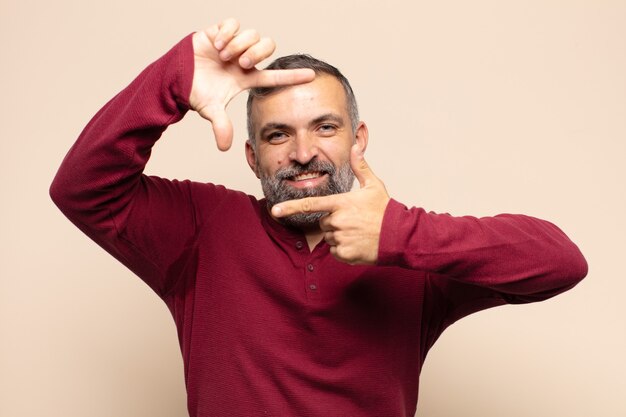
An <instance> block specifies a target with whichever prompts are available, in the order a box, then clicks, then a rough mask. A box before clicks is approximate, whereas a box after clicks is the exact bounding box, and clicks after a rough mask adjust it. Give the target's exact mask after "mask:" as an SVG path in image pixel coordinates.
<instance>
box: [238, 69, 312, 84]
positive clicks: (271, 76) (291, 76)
mask: <svg viewBox="0 0 626 417" xmlns="http://www.w3.org/2000/svg"><path fill="white" fill-rule="evenodd" d="M314 79H315V71H313V70H312V69H310V68H299V69H288V70H260V71H257V72H256V73H255V75H254V76H253V77H252V79H251V81H250V82H251V84H252V85H248V86H245V88H251V87H282V86H288V85H295V84H303V83H308V82H310V81H313V80H314Z"/></svg>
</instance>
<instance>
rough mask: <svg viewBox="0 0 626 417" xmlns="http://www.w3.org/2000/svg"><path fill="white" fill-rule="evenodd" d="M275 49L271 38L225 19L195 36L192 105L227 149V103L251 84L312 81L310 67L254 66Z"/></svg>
mask: <svg viewBox="0 0 626 417" xmlns="http://www.w3.org/2000/svg"><path fill="white" fill-rule="evenodd" d="M275 48H276V44H275V43H274V41H273V40H272V39H270V38H261V37H260V36H259V34H258V33H257V32H256V31H255V30H252V29H248V30H244V31H241V32H239V22H238V21H236V20H234V19H226V20H224V21H223V22H221V23H219V24H217V25H213V26H211V27H209V28H207V29H205V30H202V31H199V32H196V33H195V34H194V35H193V50H194V65H195V66H194V74H193V84H192V87H191V94H190V96H189V104H190V105H191V108H192V109H193V110H195V111H197V112H198V113H200V115H201V116H202V117H204V118H205V119H207V120H209V121H210V122H211V124H212V125H213V133H214V134H215V141H216V142H217V147H218V148H219V149H220V150H222V151H226V150H228V149H229V148H230V146H231V144H232V140H233V127H232V124H231V122H230V119H229V118H228V115H227V114H226V110H225V108H226V105H227V104H228V103H229V102H230V100H232V99H233V97H235V96H236V95H237V94H239V93H240V92H242V91H244V90H246V89H249V88H252V87H275V86H287V85H294V84H301V83H306V82H309V81H312V80H313V79H314V78H315V73H314V72H313V70H310V69H296V70H257V69H256V68H255V67H254V66H255V65H257V64H258V63H259V62H261V61H262V60H264V59H265V58H267V57H269V56H270V55H271V54H272V53H273V52H274V49H275Z"/></svg>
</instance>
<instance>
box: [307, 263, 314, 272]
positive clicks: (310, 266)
mask: <svg viewBox="0 0 626 417" xmlns="http://www.w3.org/2000/svg"><path fill="white" fill-rule="evenodd" d="M306 269H308V270H309V271H310V272H313V269H314V268H313V265H311V264H308V265H307V266H306Z"/></svg>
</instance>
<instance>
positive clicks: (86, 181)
mask: <svg viewBox="0 0 626 417" xmlns="http://www.w3.org/2000/svg"><path fill="white" fill-rule="evenodd" d="M192 79H193V45H192V40H191V35H189V36H187V37H186V38H185V39H183V40H182V41H181V42H180V43H178V44H177V45H176V46H174V47H173V48H172V49H171V50H170V51H169V52H167V53H166V54H165V55H164V56H163V57H161V58H160V59H158V60H157V61H155V62H154V63H152V64H151V65H150V66H148V67H147V68H146V69H145V70H144V71H143V72H142V73H141V74H140V75H139V76H138V77H137V78H136V79H135V80H134V81H132V83H131V84H130V85H129V86H128V87H126V88H125V89H124V90H122V91H121V92H120V93H119V94H117V95H116V96H115V97H114V98H113V99H112V100H111V101H109V102H108V103H107V104H106V105H105V106H104V107H103V108H102V109H101V110H100V111H99V112H98V113H97V114H96V115H95V116H94V118H93V119H92V120H91V121H90V122H89V124H88V125H87V126H86V127H85V129H84V130H83V132H82V133H81V134H80V136H79V138H78V140H77V141H76V143H75V144H74V145H73V147H72V148H71V149H70V151H69V152H68V154H67V155H66V157H65V159H64V160H63V163H62V164H61V167H60V168H59V170H58V172H57V174H56V177H55V178H54V181H53V183H52V185H51V188H50V195H51V197H52V199H53V201H54V202H55V203H56V204H57V206H58V207H59V208H60V209H61V211H62V212H63V213H64V214H65V215H66V216H67V217H68V218H69V219H70V220H71V221H72V222H73V223H74V224H75V225H76V226H78V227H79V228H80V229H81V230H82V231H83V232H84V233H86V234H87V235H88V236H89V237H90V238H92V239H93V240H94V241H96V242H97V243H98V244H99V245H100V246H102V247H103V248H104V249H105V250H107V251H108V252H109V253H111V254H112V255H113V256H115V257H116V258H117V259H118V260H120V261H121V262H122V263H124V264H125V265H126V266H128V267H129V268H130V269H131V270H132V271H133V272H135V273H136V274H137V275H139V276H140V277H141V278H142V279H144V281H146V282H147V283H148V285H150V286H151V287H152V288H153V289H154V290H155V291H156V292H157V293H159V294H160V295H163V294H164V293H165V292H166V291H167V290H168V288H170V287H171V286H172V285H174V282H172V280H173V279H174V277H175V276H176V272H177V271H176V269H177V266H176V265H180V264H181V256H182V255H183V254H184V253H185V251H186V249H187V248H188V247H189V245H190V244H191V242H192V241H193V237H194V234H195V233H196V230H197V227H196V217H197V214H196V213H195V209H194V204H193V201H192V195H193V191H194V188H198V187H199V186H200V185H199V184H194V183H191V182H189V181H182V182H179V181H169V180H165V179H161V178H157V177H149V176H146V175H144V174H143V170H144V167H145V165H146V163H147V162H148V159H149V157H150V152H151V149H152V146H153V145H154V144H155V142H156V141H157V140H158V139H159V137H160V136H161V134H162V133H163V132H164V131H165V129H166V128H167V126H168V125H170V124H173V123H175V122H177V121H179V120H181V119H182V118H183V116H184V115H185V113H186V111H187V110H188V108H189V104H188V97H189V94H190V91H191V83H192ZM205 188H206V186H203V190H204V189H205ZM212 189H213V191H215V192H214V193H213V194H219V187H213V188H212Z"/></svg>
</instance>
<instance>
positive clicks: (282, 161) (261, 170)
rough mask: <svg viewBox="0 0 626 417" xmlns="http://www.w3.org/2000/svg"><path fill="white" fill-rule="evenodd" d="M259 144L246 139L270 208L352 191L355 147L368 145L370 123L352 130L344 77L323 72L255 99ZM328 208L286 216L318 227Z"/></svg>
mask: <svg viewBox="0 0 626 417" xmlns="http://www.w3.org/2000/svg"><path fill="white" fill-rule="evenodd" d="M251 116H252V120H253V121H254V130H255V131H254V135H255V138H254V140H255V144H254V145H252V144H250V143H247V144H246V157H247V160H248V163H249V164H250V167H251V168H252V170H253V171H254V172H255V174H256V175H257V177H258V178H260V180H261V185H262V187H263V192H264V194H265V197H266V198H267V201H268V205H269V207H271V206H273V205H274V204H277V203H279V202H281V201H286V200H292V199H298V198H303V197H308V196H323V195H330V194H337V193H343V192H348V191H350V189H351V188H352V183H353V181H354V174H353V173H352V170H351V168H350V148H351V147H352V145H353V144H354V143H355V141H356V142H357V143H359V146H361V147H362V149H365V146H366V145H367V128H366V127H365V125H364V124H363V123H360V124H359V126H358V127H357V130H356V132H353V131H352V126H351V121H350V117H349V114H348V110H347V104H346V95H345V92H344V89H343V87H342V85H341V83H340V82H339V81H337V80H336V79H335V78H334V77H331V76H328V75H318V76H317V77H316V78H315V80H314V81H312V82H310V83H307V84H303V85H298V86H294V87H289V88H286V89H284V90H280V91H278V92H276V93H273V94H270V95H268V96H266V97H260V98H258V97H257V98H255V99H254V101H253V103H252V112H251ZM323 215H324V213H309V214H299V215H295V216H291V217H289V218H287V219H284V222H285V223H286V224H289V225H292V226H296V227H299V228H305V229H306V228H315V227H317V225H318V221H319V219H320V217H321V216H323Z"/></svg>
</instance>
